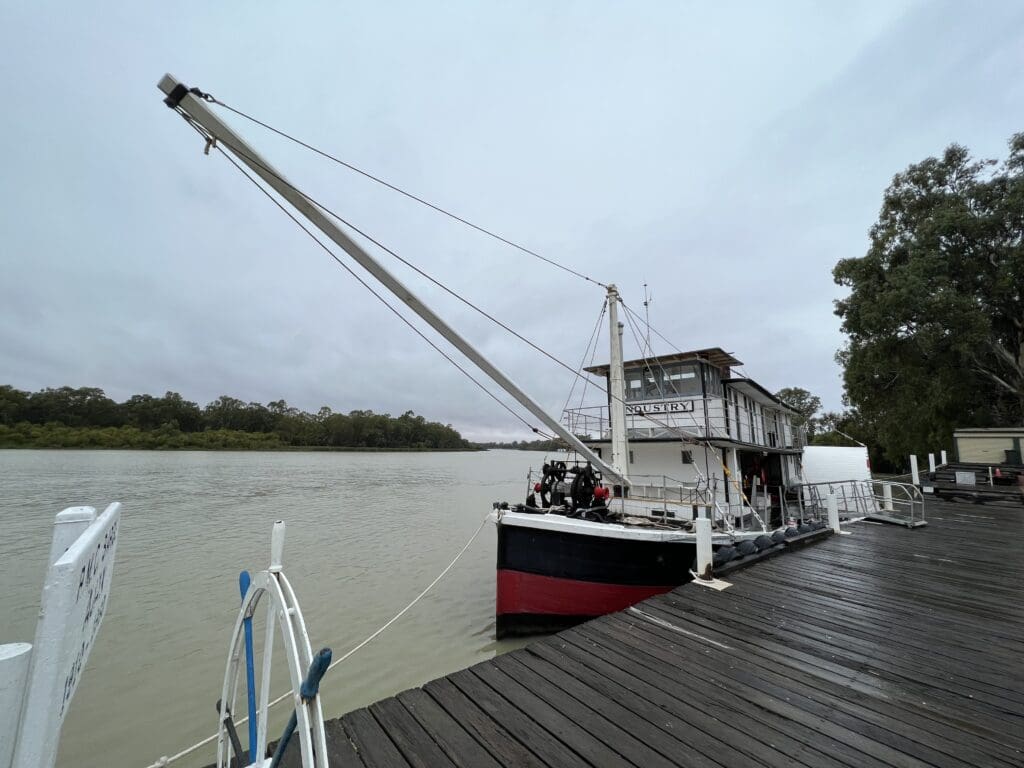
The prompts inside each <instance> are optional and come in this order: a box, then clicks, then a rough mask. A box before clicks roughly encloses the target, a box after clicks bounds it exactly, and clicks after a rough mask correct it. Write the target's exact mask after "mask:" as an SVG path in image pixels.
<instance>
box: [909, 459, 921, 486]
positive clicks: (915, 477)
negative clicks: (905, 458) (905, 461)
mask: <svg viewBox="0 0 1024 768" xmlns="http://www.w3.org/2000/svg"><path fill="white" fill-rule="evenodd" d="M910 479H911V480H912V481H913V483H914V485H920V484H921V473H920V472H918V471H917V456H916V455H914V454H911V455H910Z"/></svg>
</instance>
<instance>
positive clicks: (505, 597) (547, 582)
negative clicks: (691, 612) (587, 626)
mask: <svg viewBox="0 0 1024 768" xmlns="http://www.w3.org/2000/svg"><path fill="white" fill-rule="evenodd" d="M674 588H675V587H672V586H668V587H647V586H625V585H622V584H601V583H598V582H595V581H577V580H576V579H559V578H555V577H552V576H538V575H537V574H534V573H523V572H522V571H509V570H499V571H498V599H497V606H496V611H495V613H497V615H498V616H502V615H505V614H512V613H534V614H537V613H544V614H554V615H558V616H603V615H604V614H606V613H613V612H615V611H621V610H623V609H625V608H628V607H629V606H631V605H633V604H634V603H639V602H640V601H641V600H646V599H647V598H648V597H653V596H654V595H660V594H662V593H664V592H668V591H669V590H670V589H674Z"/></svg>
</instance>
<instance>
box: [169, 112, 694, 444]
mask: <svg viewBox="0 0 1024 768" xmlns="http://www.w3.org/2000/svg"><path fill="white" fill-rule="evenodd" d="M201 98H203V99H204V100H205V101H208V102H212V103H215V104H219V105H220V106H222V107H225V108H226V109H228V110H230V111H232V112H234V113H236V114H238V115H240V116H241V117H244V118H246V119H248V120H251V121H252V122H255V123H257V124H259V125H261V126H263V127H264V128H266V129H267V130H270V131H273V132H275V133H278V134H280V135H281V136H283V137H284V138H287V139H289V140H291V141H295V142H296V143H298V144H300V145H302V146H304V147H306V148H308V149H310V150H311V151H313V152H316V153H318V154H321V155H323V156H325V157H327V158H328V159H331V160H333V161H335V162H338V163H340V164H342V165H345V166H346V167H348V164H346V163H345V162H344V161H341V160H339V159H338V158H335V157H333V156H331V155H328V154H327V153H325V152H323V151H321V150H319V149H317V148H316V147H313V146H311V145H308V144H305V143H304V142H301V141H300V140H298V139H295V138H294V137H292V136H290V135H288V134H285V133H283V132H281V131H278V130H277V129H275V128H273V127H272V126H269V125H267V124H265V123H262V122H261V121H259V120H257V119H255V118H253V117H251V116H250V115H247V114H245V113H243V112H240V111H239V110H236V109H234V108H233V107H230V106H228V105H227V104H225V103H224V102H221V101H219V100H218V99H216V98H214V97H213V96H211V95H210V94H202V96H201ZM176 111H177V112H178V113H179V114H180V115H181V116H182V117H183V118H184V119H185V121H186V122H187V123H189V125H191V126H192V127H193V128H194V129H195V130H196V131H197V132H198V133H199V134H200V135H201V136H203V137H204V138H205V139H206V141H207V152H208V151H209V148H210V147H211V146H212V147H214V148H216V149H217V150H218V151H220V152H221V154H223V155H224V156H225V157H227V158H228V160H229V161H230V162H231V163H232V165H234V166H235V167H236V168H238V170H239V171H241V172H242V173H243V175H245V176H246V177H247V178H248V179H249V180H250V181H251V182H253V183H254V184H255V185H256V186H257V187H258V188H259V189H260V190H261V191H262V192H263V193H264V194H266V195H267V196H268V197H270V199H271V200H272V201H273V202H274V204H275V205H277V206H278V207H279V208H281V210H282V211H284V212H285V214H286V215H288V217H289V218H291V219H292V221H294V222H295V223H296V224H297V225H298V226H299V227H300V228H302V229H303V231H305V232H306V233H307V234H308V235H309V236H310V237H312V238H313V240H314V241H315V242H316V243H317V244H318V245H320V247H321V248H323V249H324V250H325V251H327V253H328V254H329V255H330V256H331V258H333V259H334V260H335V261H337V262H338V264H339V265H341V266H343V267H344V268H345V269H346V270H347V271H348V272H349V273H350V274H352V275H353V277H355V278H356V279H357V280H358V281H359V282H360V283H361V284H362V285H363V286H364V287H366V288H367V290H369V291H370V292H371V293H372V294H373V295H374V296H376V297H377V298H378V299H379V300H380V301H381V302H382V303H384V304H385V306H387V307H388V308H389V309H390V310H391V311H392V312H394V313H395V314H397V315H398V316H399V317H400V318H401V319H402V321H403V322H405V323H406V324H407V325H409V326H410V327H411V328H412V329H413V330H414V331H415V332H416V333H417V334H418V335H420V336H421V337H422V338H423V339H424V340H426V341H427V342H428V343H429V344H430V345H431V346H432V347H434V348H435V349H436V350H437V351H438V352H439V353H440V354H441V355H443V356H444V357H445V358H446V359H447V360H449V361H450V362H451V363H452V364H453V365H455V366H456V367H457V368H458V369H459V370H460V371H462V372H463V373H464V374H465V375H466V376H467V377H468V378H469V379H470V380H471V381H473V382H474V383H475V384H476V385H477V386H478V387H480V388H481V389H483V390H484V392H486V393H487V394H488V396H490V397H491V398H492V399H494V400H495V401H496V402H498V403H499V404H500V405H501V406H502V407H503V408H505V409H506V410H508V411H509V412H510V413H513V414H514V415H515V416H516V418H517V419H519V421H521V422H523V423H524V424H526V425H527V426H528V427H529V428H530V430H531V431H533V432H534V433H536V434H540V435H542V436H544V437H546V438H548V439H555V438H554V436H553V435H549V434H547V433H544V432H542V431H541V430H540V429H538V428H537V427H534V426H532V425H530V424H529V423H528V422H527V421H526V420H525V419H523V418H522V417H521V416H520V415H519V414H515V412H514V411H512V409H511V408H509V406H508V405H506V404H505V403H503V402H502V401H501V400H499V399H498V398H497V397H496V396H495V395H494V394H493V393H491V392H490V391H489V390H488V389H487V388H486V387H484V385H483V384H481V383H480V382H479V381H477V380H476V379H475V378H473V377H472V375H471V374H469V372H468V371H466V370H465V369H464V368H462V366H460V365H458V363H456V362H455V361H454V360H452V358H451V357H449V356H448V355H447V354H445V353H444V352H443V351H442V350H441V349H440V348H439V347H437V345H436V344H434V343H433V342H431V341H430V340H429V339H428V338H427V337H426V336H424V335H423V334H422V333H421V332H420V331H419V330H418V329H417V328H416V327H415V326H413V325H412V324H411V323H410V322H409V321H408V320H407V319H406V318H405V317H404V316H403V315H401V314H400V313H398V311H397V310H396V309H395V308H394V307H392V306H391V305H390V304H389V303H388V302H387V301H386V300H385V299H384V298H383V297H382V296H381V295H380V294H378V293H377V292H376V291H374V290H373V289H372V288H371V287H370V286H369V285H368V284H367V283H365V282H364V281H363V280H362V279H360V278H359V277H358V276H357V275H356V274H355V273H354V272H352V270H351V269H349V268H348V266H347V265H345V264H344V263H343V262H342V261H341V260H340V259H339V258H338V257H337V255H335V254H334V253H333V251H331V250H330V249H329V248H328V247H327V246H326V245H324V244H323V243H322V242H321V241H320V240H319V239H318V238H317V237H316V235H314V234H313V233H312V232H311V231H310V230H308V229H307V228H306V227H305V226H304V225H303V224H301V223H300V222H299V221H298V220H297V219H296V218H295V216H293V215H292V214H291V213H290V212H289V211H288V210H287V209H286V208H285V207H284V206H283V205H282V204H281V203H280V202H279V201H278V200H277V199H276V198H274V197H273V196H272V195H270V194H269V193H268V192H267V191H266V190H265V189H264V188H263V187H262V186H261V185H260V184H259V183H258V182H256V180H255V179H253V178H252V177H251V176H250V175H249V174H248V173H247V172H246V171H244V170H243V169H242V168H241V166H239V165H238V164H237V163H236V162H235V161H234V160H233V159H232V158H231V157H230V156H229V155H228V154H227V153H225V152H224V151H223V149H222V148H221V147H220V146H218V145H217V143H216V140H215V139H214V137H212V136H211V135H210V134H209V132H208V131H206V129H205V128H203V127H202V126H200V125H199V124H197V123H196V121H195V120H193V119H192V118H191V117H190V116H189V115H188V114H187V113H186V112H185V111H184V110H183V109H182V108H181V107H177V108H176ZM232 149H233V151H235V152H238V153H239V154H241V155H244V156H245V157H246V158H247V159H248V160H249V161H251V162H252V163H254V164H255V165H257V166H259V167H260V168H261V169H263V170H264V171H265V172H266V173H268V174H269V175H271V176H273V177H274V178H276V179H277V180H278V181H280V182H281V183H282V184H284V185H286V186H288V187H289V188H290V189H292V190H293V191H294V192H296V193H297V194H299V195H301V196H302V197H304V198H305V199H306V200H307V201H309V202H310V203H312V204H313V205H316V206H317V207H319V208H320V209H321V210H323V211H324V212H325V213H327V214H329V215H330V216H332V217H334V218H335V219H337V220H338V221H340V222H342V223H343V224H345V225H346V226H348V227H350V228H351V229H353V230H354V231H356V232H358V233H359V234H360V235H361V236H363V237H365V238H366V239H368V240H369V241H370V242H372V243H374V244H375V245H377V246H378V247H379V248H381V249H383V250H384V251H386V252H387V253H389V254H390V255H391V256H393V257H394V258H396V259H398V260H399V261H401V262H402V263H403V264H406V265H407V266H409V267H410V268H411V269H414V270H415V271H416V272H418V273H419V274H421V275H423V276H424V277H426V278H427V279H428V280H430V281H431V282H433V283H434V284H436V285H437V286H439V287H440V288H442V289H444V290H445V291H447V292H448V293H450V294H451V295H452V296H454V297H455V298H457V299H458V300H460V301H462V302H463V303H465V304H466V305H467V306H469V307H470V308H472V309H474V310H475V311H477V312H479V313H480V314H482V315H483V316H484V317H487V318H488V319H489V320H491V321H492V322H494V323H496V324H497V325H499V326H500V327H502V328H503V329H505V330H506V331H508V332H509V333H511V334H512V335H514V336H515V337H516V338H519V339H520V340H521V341H523V342H525V343H526V344H528V345H529V346H531V347H532V348H533V349H535V350H537V351H539V352H541V353H542V354H543V355H545V356H546V357H548V358H549V359H551V360H553V361H554V362H556V363H558V365H560V366H561V367H563V368H565V369H566V370H568V371H569V372H571V373H572V374H573V375H574V376H575V377H577V378H581V377H582V373H581V372H580V371H577V370H575V369H573V368H571V367H570V366H568V365H567V364H565V363H564V362H562V361H561V360H559V359H558V358H556V357H555V356H554V355H552V354H550V353H549V352H547V351H546V350H544V349H542V348H541V347H539V346H538V345H536V344H534V343H533V342H531V341H530V340H529V339H526V338H525V337H523V336H522V335H520V334H518V333H517V332H516V331H514V330H513V329H511V328H509V327H508V326H507V325H505V324H504V323H502V322H501V321H499V320H497V319H496V318H494V317H493V316H491V315H489V314H488V313H486V312H485V311H484V310H482V309H480V308H479V307H477V306H476V305H475V304H473V303H472V302H470V301H469V300H468V299H465V298H463V297H462V296H460V295H459V294H458V293H456V292H455V291H452V290H451V289H449V288H448V287H447V286H445V285H444V284H442V283H440V282H439V281H437V280H436V279H434V278H433V277H432V276H430V275H429V274H427V273H426V272H424V271H423V270H421V269H419V268H418V267H416V266H415V265H413V264H412V263H410V262H408V261H407V260H405V259H404V258H402V257H401V256H399V255H398V254H397V253H395V252H394V251H392V250H391V249H389V248H387V247H386V246H385V245H383V244H382V243H380V242H378V241H377V240H375V239H374V238H372V237H371V236H370V235H368V234H366V233H365V232H363V231H362V230H361V229H359V228H358V227H356V226H355V225H353V224H351V223H350V222H348V221H347V220H346V219H345V218H343V217H342V216H341V215H340V214H338V213H336V212H335V211H333V210H332V209H330V208H328V207H327V206H326V205H324V204H322V203H320V202H319V201H318V200H316V199H315V198H313V197H311V196H310V195H308V194H307V193H305V192H304V191H302V190H301V189H299V188H298V187H296V186H295V185H293V184H292V183H291V182H289V181H288V180H287V179H284V178H283V177H281V176H280V175H279V174H278V173H277V172H276V171H275V170H274V169H272V168H269V167H268V166H267V165H265V164H264V163H262V162H261V161H260V160H259V159H257V158H254V157H252V156H251V155H248V154H247V153H245V152H243V151H241V150H238V149H235V148H232ZM353 170H357V171H359V172H360V173H363V174H364V175H366V176H368V177H369V178H373V179H374V180H375V181H379V182H380V183H382V184H385V185H386V186H389V187H391V188H393V189H395V190H396V191H398V192H400V193H402V194H404V195H406V196H408V197H410V198H412V199H414V200H417V201H418V202H421V203H423V204H424V205H427V206H429V207H431V208H434V209H435V210H438V211H439V212H441V213H444V214H445V215H448V216H451V217H452V218H453V219H456V220H458V221H462V222H463V223H465V224H467V225H468V226H470V227H473V228H474V229H477V230H479V231H481V232H483V233H484V234H487V235H490V236H492V237H495V238H496V239H498V240H501V241H502V242H506V243H508V244H509V245H511V246H513V247H515V248H518V249H519V250H522V251H524V252H526V253H529V254H531V255H535V256H537V257H538V258H540V259H542V260H544V261H548V262H549V263H551V264H554V265H555V266H557V267H559V268H561V269H565V270H566V271H569V272H572V273H573V274H576V275H577V276H579V277H582V278H584V279H586V280H588V281H590V282H593V283H595V284H597V285H600V286H602V287H607V286H606V285H605V284H604V283H601V282H599V281H597V280H593V279H592V278H589V277H587V276H586V275H582V274H580V273H577V272H575V271H574V270H571V269H569V268H568V267H564V266H563V265H561V264H558V263H557V262H554V261H551V260H550V259H547V258H545V257H543V256H540V255H539V254H535V253H534V252H533V251H530V250H529V249H527V248H525V247H523V246H520V245H518V244H516V243H513V242H511V241H508V240H506V239H505V238H502V237H500V236H498V235H494V233H491V232H489V231H488V230H486V229H483V228H482V227H478V226H477V225H475V224H472V223H471V222H468V221H465V220H463V219H461V218H460V217H458V216H455V215H454V214H451V213H449V212H448V211H445V210H443V209H441V208H440V207H438V206H435V205H433V204H432V203H429V202H427V201H424V200H421V199H420V198H417V197H416V196H415V195H412V194H410V193H407V192H405V191H404V190H401V189H399V188H397V187H394V186H393V185H390V184H388V183H387V182H384V181H381V180H379V179H377V178H376V177H373V176H371V175H369V174H367V173H365V172H364V171H361V170H360V169H357V168H354V167H353ZM620 303H621V304H622V306H623V307H624V308H625V309H626V310H627V313H631V314H635V313H633V310H632V309H630V308H629V307H628V306H627V305H626V304H625V302H624V301H622V300H621V298H620ZM652 330H654V332H655V334H656V335H657V336H658V337H659V338H661V339H662V340H663V341H665V342H666V343H668V344H670V345H671V342H668V340H667V339H665V337H664V336H662V335H661V334H660V333H659V332H658V331H657V330H656V329H652ZM634 335H635V331H634ZM673 346H674V345H673ZM595 352H596V347H595ZM584 380H585V381H586V380H587V379H584ZM594 387H595V388H596V389H598V390H599V391H601V392H603V393H605V394H606V395H608V396H609V397H612V398H613V399H615V400H619V399H620V398H616V397H614V395H612V394H611V393H609V392H608V391H607V390H606V389H605V388H604V387H602V386H600V385H599V384H597V383H594ZM623 402H625V401H624V400H623ZM647 418H648V419H649V420H651V421H653V422H655V423H656V424H659V425H660V426H663V427H665V428H667V429H669V430H670V431H672V432H676V433H677V434H680V433H681V430H680V429H679V428H678V427H673V426H671V425H669V424H668V423H666V422H662V421H661V420H659V419H656V418H653V416H652V415H650V414H648V415H647ZM682 439H683V440H684V441H685V440H686V439H687V438H685V437H682Z"/></svg>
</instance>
